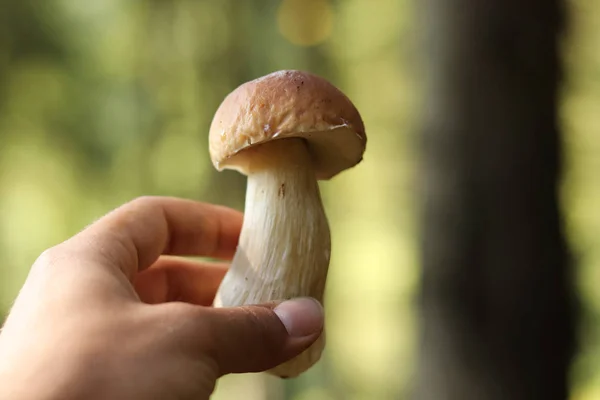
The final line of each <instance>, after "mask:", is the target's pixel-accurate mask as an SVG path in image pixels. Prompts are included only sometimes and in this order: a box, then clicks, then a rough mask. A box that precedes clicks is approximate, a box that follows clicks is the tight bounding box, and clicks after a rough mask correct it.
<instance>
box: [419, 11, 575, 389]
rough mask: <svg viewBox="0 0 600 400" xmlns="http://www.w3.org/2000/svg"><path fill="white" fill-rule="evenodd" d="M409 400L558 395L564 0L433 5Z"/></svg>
mask: <svg viewBox="0 0 600 400" xmlns="http://www.w3.org/2000/svg"><path fill="white" fill-rule="evenodd" d="M419 4H420V6H421V7H422V8H421V12H422V14H421V15H422V16H423V17H424V19H423V24H422V25H423V26H425V27H426V28H425V30H426V32H425V34H426V36H425V37H426V43H425V48H426V53H427V54H426V63H425V64H426V69H425V70H426V75H427V82H428V87H427V91H426V110H427V111H426V115H425V121H424V125H425V126H424V174H425V176H424V182H425V186H426V187H425V191H424V192H425V206H424V207H425V209H424V238H425V239H424V243H423V246H422V260H423V281H422V282H423V283H422V285H423V286H422V299H421V300H422V309H421V310H422V325H421V328H422V343H421V345H422V347H421V353H420V363H419V368H418V379H417V384H416V388H415V389H416V391H415V398H417V399H419V400H421V399H423V400H446V399H448V400H496V399H497V400H521V399H522V400H536V399H544V400H553V399H557V400H558V399H560V400H564V399H566V398H567V397H568V395H567V392H568V381H567V374H568V367H569V362H570V359H571V354H572V350H573V337H574V335H573V321H574V313H573V310H574V307H573V304H574V303H573V302H572V296H571V294H572V292H571V279H570V260H569V252H568V248H567V245H566V243H565V240H564V238H563V234H562V222H561V217H560V211H559V200H558V198H559V196H558V184H559V179H560V172H561V160H560V158H561V157H560V155H561V147H560V134H559V128H558V123H557V119H558V118H557V114H558V112H557V102H558V92H559V82H560V77H561V63H560V57H559V51H558V47H559V39H560V37H561V34H562V31H563V21H564V15H565V10H564V8H563V7H564V4H563V2H562V1H560V0H532V1H518V0H503V1H493V0H426V1H423V2H420V3H419Z"/></svg>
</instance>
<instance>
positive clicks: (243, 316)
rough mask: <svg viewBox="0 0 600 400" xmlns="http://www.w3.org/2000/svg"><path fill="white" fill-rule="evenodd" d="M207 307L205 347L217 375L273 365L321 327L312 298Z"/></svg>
mask: <svg viewBox="0 0 600 400" xmlns="http://www.w3.org/2000/svg"><path fill="white" fill-rule="evenodd" d="M207 311H209V312H207V313H206V317H207V318H206V319H205V323H207V324H208V325H209V326H210V327H211V335H212V338H210V342H211V343H209V344H208V347H209V348H208V349H207V350H209V354H210V355H211V356H212V357H213V358H214V361H215V363H216V364H217V365H218V367H219V374H220V375H225V374H229V373H242V372H260V371H265V370H268V369H271V368H273V367H276V366H277V365H279V364H281V363H283V362H285V361H287V360H290V359H292V358H293V357H295V356H296V355H298V354H300V353H302V352H303V351H304V350H306V349H307V348H308V347H310V345H311V344H313V343H314V342H315V340H317V338H318V337H319V336H320V335H321V332H322V330H323V319H324V315H323V307H322V306H321V304H320V303H319V302H318V301H317V300H314V299H312V298H298V299H293V300H288V301H284V302H282V303H280V304H262V305H254V306H242V307H230V308H212V309H209V310H207Z"/></svg>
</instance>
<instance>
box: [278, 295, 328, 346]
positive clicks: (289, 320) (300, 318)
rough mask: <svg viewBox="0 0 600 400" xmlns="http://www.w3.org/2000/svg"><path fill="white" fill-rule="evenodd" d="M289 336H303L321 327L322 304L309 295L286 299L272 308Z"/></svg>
mask: <svg viewBox="0 0 600 400" xmlns="http://www.w3.org/2000/svg"><path fill="white" fill-rule="evenodd" d="M273 311H274V312H275V314H277V316H278V317H279V319H280V320H281V322H282V323H283V325H284V326H285V329H286V330H287V331H288V333H289V334H290V336H295V337H303V336H309V335H312V334H314V333H317V332H320V331H321V330H322V329H323V318H324V313H323V306H321V304H320V303H319V302H318V301H317V300H315V299H313V298H310V297H300V298H297V299H292V300H287V301H284V302H283V303H281V304H279V305H278V306H277V307H275V309H274V310H273Z"/></svg>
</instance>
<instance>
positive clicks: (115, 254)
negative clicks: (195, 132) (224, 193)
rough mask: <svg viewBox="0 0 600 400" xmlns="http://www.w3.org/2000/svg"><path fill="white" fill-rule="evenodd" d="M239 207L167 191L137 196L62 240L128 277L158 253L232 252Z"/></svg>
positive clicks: (228, 254) (239, 219)
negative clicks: (166, 193) (160, 194)
mask: <svg viewBox="0 0 600 400" xmlns="http://www.w3.org/2000/svg"><path fill="white" fill-rule="evenodd" d="M242 220H243V217H242V213H240V212H239V211H236V210H233V209H229V208H226V207H221V206H216V205H212V204H206V203H198V202H195V201H191V200H183V199H176V198H169V197H142V198H139V199H136V200H134V201H132V202H129V203H127V204H125V205H123V206H122V207H120V208H118V209H116V210H114V211H113V212H111V213H109V214H107V215H106V216H104V217H103V218H101V219H100V220H98V221H97V222H95V223H94V224H92V225H90V226H89V227H88V228H86V229H85V230H83V231H82V232H80V233H79V234H78V235H76V236H75V237H73V238H72V239H70V240H68V241H67V242H65V243H64V244H63V246H66V248H71V249H72V250H74V251H77V252H78V253H80V254H85V255H86V256H87V257H88V258H90V259H92V260H98V259H102V260H103V261H108V262H109V263H110V264H114V265H116V266H117V267H118V268H120V269H121V270H122V271H123V272H125V274H126V275H127V276H128V277H129V278H130V279H133V277H134V276H135V274H136V272H137V271H141V270H144V269H145V268H147V267H149V266H150V265H152V264H153V263H154V262H155V261H156V260H157V259H158V257H159V256H160V255H161V254H167V255H169V254H170V255H198V256H210V257H217V258H223V259H227V258H231V257H232V256H233V254H234V253H235V249H236V246H237V242H238V237H239V234H240V230H241V227H242Z"/></svg>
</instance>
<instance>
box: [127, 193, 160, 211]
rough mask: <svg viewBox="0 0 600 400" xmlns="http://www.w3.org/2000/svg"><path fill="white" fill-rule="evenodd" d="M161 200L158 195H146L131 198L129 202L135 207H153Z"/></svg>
mask: <svg viewBox="0 0 600 400" xmlns="http://www.w3.org/2000/svg"><path fill="white" fill-rule="evenodd" d="M159 201H160V197H158V196H148V195H145V196H139V197H136V198H135V199H133V200H131V201H130V202H129V205H130V206H132V207H135V208H137V207H142V208H144V207H152V206H154V205H155V204H156V203H157V202H159Z"/></svg>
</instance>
